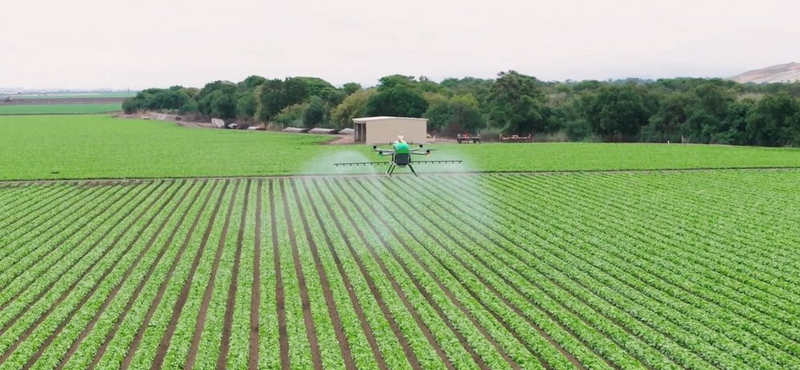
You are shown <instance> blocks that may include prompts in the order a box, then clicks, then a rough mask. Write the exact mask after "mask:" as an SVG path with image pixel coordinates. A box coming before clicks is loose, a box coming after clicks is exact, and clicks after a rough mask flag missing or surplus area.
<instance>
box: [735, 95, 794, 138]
mask: <svg viewBox="0 0 800 370" xmlns="http://www.w3.org/2000/svg"><path fill="white" fill-rule="evenodd" d="M746 130H747V135H748V138H749V141H750V143H751V144H754V145H764V146H796V145H798V144H800V101H798V100H797V99H796V98H794V97H792V96H791V95H789V94H788V93H786V92H781V93H779V94H778V95H768V96H765V97H764V98H763V99H761V100H760V101H759V102H758V103H757V104H756V105H755V107H754V108H753V109H752V110H751V111H750V114H749V116H748V117H747V128H746Z"/></svg>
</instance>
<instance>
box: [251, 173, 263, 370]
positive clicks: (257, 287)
mask: <svg viewBox="0 0 800 370" xmlns="http://www.w3.org/2000/svg"><path fill="white" fill-rule="evenodd" d="M263 189H264V181H263V180H258V186H257V187H256V232H255V234H256V235H255V240H254V242H253V286H252V288H251V291H250V353H249V355H248V357H247V368H248V369H249V370H258V335H259V333H258V329H259V326H258V312H259V311H258V310H259V307H258V306H259V303H260V302H261V281H260V280H261V192H262V191H263Z"/></svg>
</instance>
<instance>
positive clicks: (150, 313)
mask: <svg viewBox="0 0 800 370" xmlns="http://www.w3.org/2000/svg"><path fill="white" fill-rule="evenodd" d="M216 187H217V182H216V181H215V182H214V184H213V185H212V188H211V189H210V190H209V191H208V195H206V198H205V199H204V200H203V205H202V206H200V209H199V211H198V213H197V216H195V218H194V221H193V222H192V226H191V227H190V228H189V231H188V232H187V233H186V237H185V238H184V241H183V244H181V247H180V250H179V251H178V253H177V254H176V255H175V258H174V259H173V261H172V265H171V266H170V268H169V271H168V272H167V275H166V276H165V277H164V279H163V280H162V282H161V285H159V288H158V293H156V296H155V298H154V299H153V303H151V305H150V308H149V309H148V311H147V314H146V315H145V319H144V321H143V324H142V327H145V328H146V327H147V326H148V325H149V323H150V319H151V318H152V317H153V313H154V312H155V310H156V307H158V304H159V303H160V302H161V297H162V296H163V295H164V291H165V290H166V288H167V283H168V282H169V281H170V278H171V277H172V273H173V272H174V271H175V268H176V267H177V266H178V263H179V262H180V261H181V257H182V256H183V253H184V251H185V250H186V246H187V245H188V244H189V241H190V240H191V238H192V235H194V230H195V228H196V227H197V224H198V222H200V218H201V217H202V216H203V213H204V212H205V209H206V206H208V202H209V200H210V199H211V195H212V194H213V193H214V189H215V188H216ZM181 223H182V220H181ZM173 236H174V235H173ZM165 244H166V245H170V244H172V238H170V240H169V241H167V243H165ZM153 266H156V264H153ZM152 272H153V271H152V269H151V270H150V271H149V272H148V274H147V276H148V278H149V276H150V275H152ZM146 282H147V279H143V280H142V281H141V282H140V283H139V285H138V286H137V287H136V289H135V290H134V292H133V294H132V295H131V297H133V298H132V299H130V300H129V301H128V303H127V304H126V305H125V308H123V309H122V315H120V316H119V317H118V318H117V319H116V320H115V321H114V327H113V328H112V329H111V330H110V331H109V332H108V333H107V334H106V337H105V339H104V340H103V343H102V344H101V345H100V347H99V348H98V350H97V351H96V352H95V354H94V357H93V358H92V364H91V365H90V366H89V368H94V367H95V366H96V365H97V362H98V361H100V359H101V358H102V357H103V354H105V352H106V349H107V348H108V344H109V343H110V342H111V340H112V339H113V338H114V336H115V335H116V334H117V331H118V330H119V327H120V325H122V321H123V320H125V317H126V316H127V314H128V312H129V311H130V309H131V307H133V304H134V303H135V302H136V299H135V298H136V297H138V296H139V293H141V291H142V289H143V288H144V286H145V283H146ZM142 333H144V331H142ZM138 334H139V332H137V336H138ZM139 339H141V337H139ZM136 344H137V345H138V342H136ZM73 353H74V352H73ZM68 354H69V353H68ZM68 360H69V356H65V357H64V359H63V360H62V361H61V364H59V366H58V369H59V370H60V369H61V368H63V367H64V365H66V362H67V361H68Z"/></svg>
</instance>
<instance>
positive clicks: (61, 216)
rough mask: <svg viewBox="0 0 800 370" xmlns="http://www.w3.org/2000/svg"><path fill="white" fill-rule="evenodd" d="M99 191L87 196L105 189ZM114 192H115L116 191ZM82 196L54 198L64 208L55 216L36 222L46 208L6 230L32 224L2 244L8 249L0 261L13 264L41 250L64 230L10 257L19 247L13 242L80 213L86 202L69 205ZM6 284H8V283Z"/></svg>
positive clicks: (47, 229) (32, 237)
mask: <svg viewBox="0 0 800 370" xmlns="http://www.w3.org/2000/svg"><path fill="white" fill-rule="evenodd" d="M117 191H119V190H117ZM99 193H100V194H91V193H90V194H89V195H88V196H90V197H98V196H102V194H104V193H105V191H100V192H99ZM114 194H116V192H115V193H114ZM84 196H85V194H81V193H78V194H72V195H71V196H70V197H69V198H67V199H60V198H56V199H54V200H53V201H54V202H63V203H61V204H59V205H58V206H56V207H63V208H64V209H63V210H61V211H60V212H58V214H56V215H55V216H53V217H51V218H49V219H47V220H44V221H42V222H37V220H38V219H40V218H42V217H45V216H47V213H48V212H50V210H48V211H46V212H43V213H42V214H40V215H39V216H37V217H36V218H34V219H33V220H28V221H26V222H23V223H22V224H20V225H19V226H18V227H17V228H15V229H14V230H11V231H8V232H6V233H5V235H4V236H8V235H13V234H14V233H16V232H17V231H19V230H22V229H23V228H25V227H26V226H31V225H33V227H30V228H29V229H28V230H24V232H23V233H22V234H21V235H16V236H14V240H13V241H12V242H11V243H9V244H7V245H4V246H3V247H5V248H8V250H7V252H8V253H6V254H5V255H4V256H2V257H0V263H3V264H14V263H17V262H19V261H22V260H24V259H25V258H26V257H28V256H29V255H30V254H31V253H34V252H36V251H38V250H41V248H42V245H44V244H45V243H47V242H49V241H50V240H52V239H53V238H55V237H56V236H58V232H63V231H64V230H63V229H61V230H57V231H58V232H57V233H56V234H53V235H51V236H50V237H49V238H48V239H47V240H46V241H44V242H41V243H40V244H39V246H38V247H36V248H34V249H31V250H29V251H28V252H27V253H25V254H23V255H21V256H16V257H13V259H14V260H13V261H11V259H12V258H11V257H10V256H11V255H12V254H13V253H14V252H17V251H18V249H19V248H16V247H17V244H16V243H14V242H19V241H22V240H25V241H29V240H31V239H35V238H38V237H40V236H42V235H44V234H46V233H47V232H49V231H50V230H52V229H53V228H55V227H57V226H59V225H61V223H62V222H63V221H64V220H65V219H69V218H73V219H74V218H75V215H77V214H80V213H78V212H80V211H81V210H83V208H85V207H86V206H87V204H84V205H82V206H81V207H79V209H76V210H70V207H72V206H74V205H75V203H77V202H80V201H81V200H82V199H84V198H83V197H84ZM64 203H66V206H64ZM87 203H89V202H87ZM54 208H55V207H54ZM42 228H44V229H42ZM65 228H66V227H65ZM0 230H1V229H0ZM76 232H77V231H76ZM30 234H33V235H31V237H30V238H26V236H28V235H30ZM74 234H75V232H73V233H72V234H71V235H74ZM53 249H55V248H53ZM48 252H52V250H50V251H48ZM40 260H41V259H40ZM15 278H16V277H15ZM8 285H10V283H9V284H8ZM4 288H5V287H3V288H0V291H2V290H3V289H4Z"/></svg>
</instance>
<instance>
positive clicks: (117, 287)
mask: <svg viewBox="0 0 800 370" xmlns="http://www.w3.org/2000/svg"><path fill="white" fill-rule="evenodd" d="M192 182H193V184H192V186H194V185H195V184H194V183H195V182H194V181H192ZM181 186H184V184H181ZM191 192H192V188H191V187H190V188H189V189H186V190H185V191H184V193H183V195H182V196H181V197H180V199H178V201H177V202H176V203H175V205H174V206H173V207H172V208H171V209H170V210H169V211H167V214H169V215H172V214H173V213H175V211H176V210H177V209H178V208H179V207H180V206H181V204H183V202H184V201H185V200H186V198H187V197H188V196H189V194H190V193H191ZM171 199H172V198H170V200H168V201H167V202H166V203H164V204H165V205H166V204H169V202H170V201H171ZM196 199H197V198H196V197H194V198H193V200H192V202H191V205H193V204H194V201H195V200H196ZM191 205H190V206H189V208H187V210H186V213H184V214H183V216H181V220H183V218H185V217H186V214H187V213H188V212H189V210H190V208H191ZM154 220H155V218H151V219H150V220H149V221H148V223H147V224H146V225H145V227H144V228H143V229H142V232H140V233H139V234H138V235H137V236H136V238H134V239H133V240H132V241H131V243H130V244H129V245H128V247H127V248H126V250H125V253H127V252H128V251H129V250H130V249H131V248H132V247H133V246H134V245H136V243H137V242H138V241H139V240H140V239H141V235H142V233H144V231H145V230H147V228H148V227H149V226H150V225H151V223H152V221H154ZM169 220H170V218H169V217H165V218H164V221H162V222H161V224H159V226H158V229H156V232H155V233H154V234H153V235H152V236H151V237H150V239H149V240H148V241H147V244H146V245H145V247H144V248H142V250H141V251H140V252H139V254H137V255H136V258H135V259H134V260H133V261H132V262H131V264H130V265H128V268H127V269H126V270H125V273H124V274H123V275H122V278H120V279H119V281H117V282H116V283H115V284H114V288H113V289H112V290H111V292H109V294H108V296H107V297H106V299H105V300H104V301H103V304H101V305H100V308H99V309H98V310H97V312H96V313H95V316H94V317H93V318H92V320H91V321H90V322H89V324H87V326H86V327H85V329H84V332H83V333H81V334H83V335H84V336H85V333H88V330H90V329H91V328H92V327H93V326H94V323H96V322H97V319H98V318H99V317H100V315H101V314H102V313H103V311H104V310H105V308H106V307H108V305H109V304H110V303H111V301H112V300H113V299H114V297H116V296H117V293H118V292H119V290H120V289H122V285H123V283H124V282H125V281H127V280H128V277H130V275H131V273H132V272H133V270H134V269H135V268H136V267H138V266H139V262H141V261H142V258H144V256H145V255H146V254H147V252H149V251H150V248H152V247H153V244H154V243H155V241H156V239H158V237H159V236H160V235H161V233H162V232H163V231H164V228H165V227H166V226H167V224H168V223H169ZM179 229H180V223H178V224H177V225H176V227H175V229H174V230H173V232H172V233H171V236H170V240H172V238H174V237H175V233H176V232H177V231H178V230H179ZM167 246H168V244H167V245H165V247H164V248H162V249H161V251H160V252H159V255H158V259H160V258H161V256H162V255H163V253H164V252H165V251H166V247H167ZM123 255H124V254H123ZM121 260H122V259H121V258H120V259H117V260H116V261H115V262H114V263H113V264H112V265H111V266H110V267H109V268H108V269H106V270H105V272H104V273H103V275H102V276H101V277H100V279H98V280H97V284H96V285H95V286H94V287H93V288H92V290H91V291H90V292H89V293H88V294H86V295H85V296H84V298H83V299H82V300H81V302H80V303H79V304H78V305H77V306H76V307H75V309H73V311H72V312H70V314H69V315H68V316H67V318H66V319H64V320H63V321H62V322H61V323H60V324H59V325H58V327H56V329H55V330H54V331H53V333H52V334H50V336H48V337H47V339H45V341H44V343H42V345H40V346H39V348H38V349H37V350H36V353H35V354H34V355H33V356H32V357H31V358H30V359H29V360H28V362H27V363H25V365H23V367H22V368H23V369H29V368H31V366H33V364H34V363H35V362H36V361H37V360H38V359H39V357H40V356H41V355H42V353H44V351H45V350H46V349H47V347H48V346H50V344H51V343H52V342H53V340H54V339H55V338H56V337H57V336H58V335H59V334H61V331H62V330H64V327H66V326H67V324H68V323H69V322H70V320H72V317H73V316H74V315H75V313H76V312H78V311H80V310H81V308H83V306H84V305H85V304H86V302H88V301H89V299H90V298H91V297H92V295H94V293H95V292H96V291H97V288H98V286H99V285H100V283H101V282H102V281H103V280H104V279H105V278H106V277H107V276H108V275H109V274H110V273H111V272H112V271H114V269H115V268H116V267H117V264H118V263H119V262H120V261H121ZM153 269H155V264H153V266H152V267H151V269H150V271H152V270H153ZM147 278H148V276H145V278H144V279H143V281H146V280H147ZM80 338H81V337H80V335H79V336H78V339H80Z"/></svg>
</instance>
